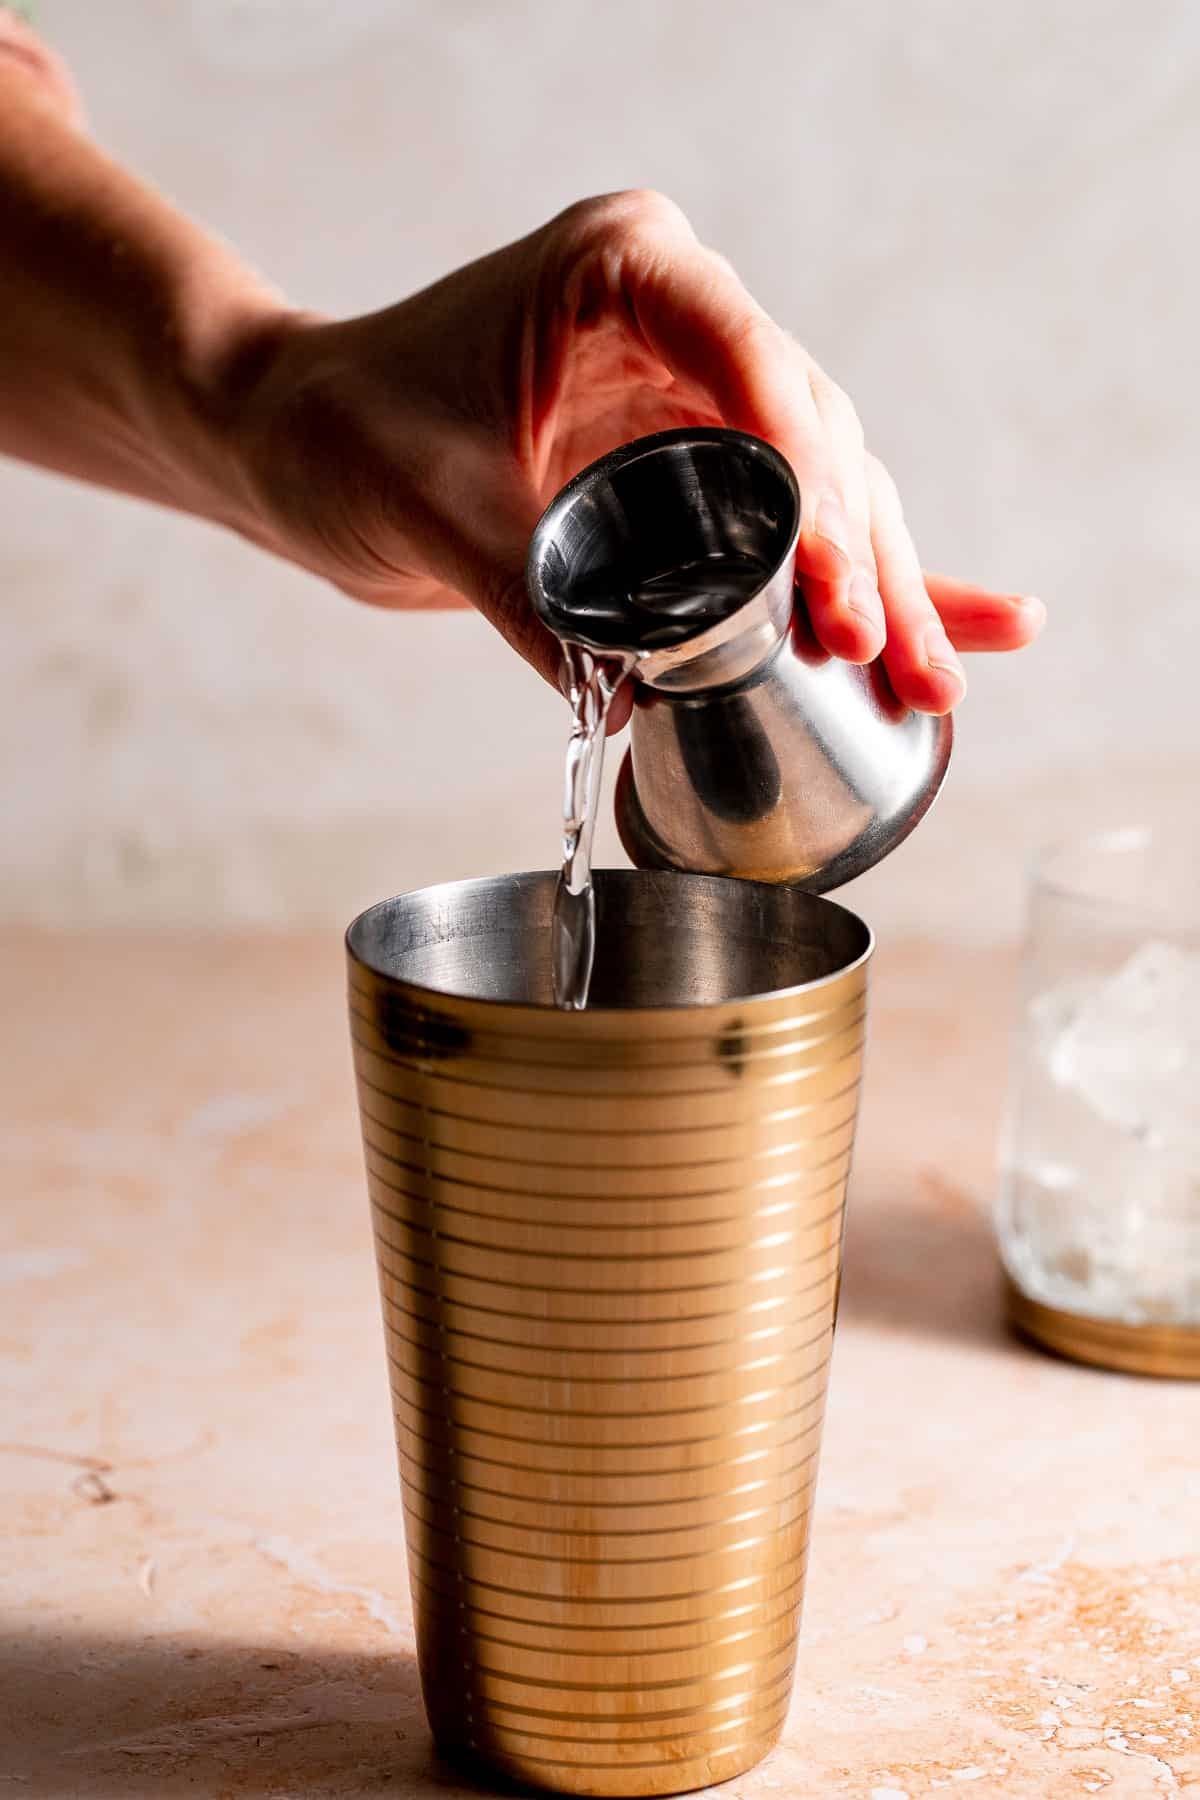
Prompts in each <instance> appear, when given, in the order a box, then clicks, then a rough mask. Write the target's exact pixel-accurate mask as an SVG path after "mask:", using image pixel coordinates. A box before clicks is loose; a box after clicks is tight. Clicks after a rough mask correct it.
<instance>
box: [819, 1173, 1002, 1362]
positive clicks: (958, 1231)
mask: <svg viewBox="0 0 1200 1800" xmlns="http://www.w3.org/2000/svg"><path fill="white" fill-rule="evenodd" d="M839 1319H840V1321H844V1322H845V1323H850V1322H851V1321H853V1322H855V1323H861V1324H864V1325H881V1326H884V1327H886V1328H889V1329H892V1330H895V1331H898V1332H905V1333H909V1334H913V1335H916V1336H929V1335H932V1336H937V1337H946V1338H953V1339H955V1340H957V1341H958V1342H960V1343H963V1344H974V1345H978V1346H981V1347H982V1346H986V1347H988V1348H990V1349H992V1350H993V1351H994V1350H1001V1351H1002V1350H1004V1349H1006V1348H1007V1349H1009V1350H1011V1352H1012V1354H1013V1355H1014V1356H1021V1355H1027V1354H1028V1352H1027V1351H1024V1350H1022V1349H1021V1347H1020V1345H1019V1344H1018V1343H1017V1340H1016V1339H1015V1338H1014V1337H1013V1336H1012V1335H1011V1334H1010V1332H1009V1329H1008V1325H1007V1322H1006V1319H1005V1316H1004V1306H1003V1299H1002V1293H1001V1284H1000V1264H999V1258H998V1253H997V1249H996V1240H995V1236H994V1234H993V1232H992V1228H991V1224H990V1221H989V1220H988V1218H987V1217H986V1215H985V1213H984V1211H983V1209H982V1207H981V1206H980V1204H979V1203H978V1201H977V1200H976V1198H975V1197H974V1196H973V1195H972V1194H971V1193H970V1192H968V1191H967V1190H966V1189H963V1188H958V1187H956V1186H954V1185H953V1184H952V1183H950V1182H948V1181H946V1180H944V1179H943V1178H942V1177H941V1176H940V1175H938V1174H936V1173H935V1172H934V1171H933V1170H923V1171H921V1172H919V1173H918V1174H917V1175H916V1176H915V1178H909V1179H908V1180H906V1181H905V1182H903V1183H901V1184H898V1185H897V1186H896V1187H895V1188H892V1187H890V1186H889V1187H886V1188H885V1187H884V1186H883V1185H882V1184H881V1183H879V1182H878V1181H877V1180H876V1181H873V1180H872V1179H871V1178H870V1177H868V1178H867V1179H866V1180H865V1181H864V1182H863V1183H861V1184H860V1183H856V1182H855V1180H854V1178H853V1177H851V1182H850V1197H849V1201H848V1205H847V1211H846V1245H845V1258H844V1265H843V1285H842V1298H841V1307H840V1314H839Z"/></svg>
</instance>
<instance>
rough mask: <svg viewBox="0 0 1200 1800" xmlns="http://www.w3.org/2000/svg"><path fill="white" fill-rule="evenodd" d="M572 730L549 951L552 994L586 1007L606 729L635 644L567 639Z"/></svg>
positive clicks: (565, 651) (593, 944) (561, 1002)
mask: <svg viewBox="0 0 1200 1800" xmlns="http://www.w3.org/2000/svg"><path fill="white" fill-rule="evenodd" d="M563 658H564V662H565V664H566V670H567V678H568V680H567V699H568V701H569V703H570V707H571V735H570V738H569V739H568V741H567V760H566V768H565V771H564V779H563V835H562V873H561V874H560V875H559V878H558V887H557V889H556V890H555V895H554V924H553V927H552V940H551V954H552V957H553V962H554V1000H555V1004H556V1005H558V1006H563V1007H567V1008H569V1009H570V1010H571V1011H573V1012H581V1011H582V1010H583V1008H584V1007H585V1006H586V1005H587V997H588V988H589V986H590V985H591V979H592V963H593V961H594V960H595V955H596V895H595V891H594V889H593V887H592V840H593V838H594V837H595V835H596V812H597V808H598V806H599V802H600V778H601V776H602V774H603V772H604V735H605V725H606V722H607V719H608V709H609V707H610V706H611V705H612V701H613V695H614V694H615V693H616V692H617V689H618V688H619V687H620V686H621V684H622V682H623V681H625V680H626V678H627V677H628V675H629V672H630V670H631V669H632V668H633V665H634V663H635V662H636V661H637V652H636V651H633V650H626V651H622V652H614V653H613V654H611V655H604V656H598V655H597V654H596V653H595V652H594V651H592V650H588V649H586V648H585V646H584V645H583V644H564V645H563Z"/></svg>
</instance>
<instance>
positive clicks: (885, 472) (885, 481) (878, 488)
mask: <svg viewBox="0 0 1200 1800" xmlns="http://www.w3.org/2000/svg"><path fill="white" fill-rule="evenodd" d="M866 462H867V479H868V481H869V482H870V487H871V493H872V494H873V495H874V496H875V498H876V499H877V500H880V501H883V502H884V503H885V504H887V505H889V506H890V507H891V508H892V509H893V511H894V512H895V513H896V515H897V517H903V513H904V508H903V506H902V504H901V501H900V490H899V488H898V487H897V486H896V483H895V481H894V480H893V479H892V474H891V471H890V469H888V467H887V465H886V464H885V463H881V462H880V460H879V458H878V457H877V456H873V455H872V454H871V452H870V451H868V452H867V458H866Z"/></svg>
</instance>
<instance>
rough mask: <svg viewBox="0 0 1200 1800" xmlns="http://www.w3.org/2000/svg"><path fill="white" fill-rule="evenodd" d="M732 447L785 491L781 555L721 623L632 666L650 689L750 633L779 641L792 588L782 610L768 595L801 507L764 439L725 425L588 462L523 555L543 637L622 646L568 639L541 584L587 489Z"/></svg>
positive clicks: (658, 435)
mask: <svg viewBox="0 0 1200 1800" xmlns="http://www.w3.org/2000/svg"><path fill="white" fill-rule="evenodd" d="M722 445H724V446H726V447H733V446H737V447H738V448H740V449H742V450H743V451H747V452H749V454H750V455H751V456H753V457H755V458H756V459H757V460H758V461H759V462H761V463H762V464H763V465H764V467H765V468H767V469H768V470H769V471H770V472H771V474H772V475H773V476H774V477H775V478H776V480H778V481H779V482H780V483H781V484H782V486H783V488H784V489H785V490H786V492H787V494H788V497H789V499H790V502H791V516H790V518H789V520H788V522H787V525H788V529H787V537H786V541H784V540H783V539H781V541H780V549H779V553H778V555H777V557H776V559H775V563H774V565H773V567H772V568H771V569H770V570H768V571H767V572H766V573H765V574H764V576H763V581H762V585H761V587H760V588H759V589H758V591H757V593H754V594H752V595H750V596H748V598H747V599H746V600H745V601H743V603H742V604H741V605H740V606H739V607H737V608H736V609H735V610H734V611H733V612H731V613H730V614H729V615H728V616H727V617H726V618H723V619H719V620H718V621H717V622H716V623H715V624H713V625H710V626H708V627H707V629H703V628H702V629H700V630H698V631H696V632H694V633H693V634H692V635H691V636H690V637H683V638H681V639H680V640H679V642H678V643H674V644H670V645H667V646H663V647H660V648H657V649H651V650H642V651H641V652H640V654H639V656H638V660H637V664H636V667H637V671H638V674H639V676H640V677H641V678H642V679H643V680H648V681H650V682H651V683H653V682H654V681H655V680H657V679H658V677H659V676H660V675H662V674H664V673H670V672H671V671H672V670H674V669H676V668H678V667H679V666H680V665H681V664H684V663H691V662H693V661H695V660H696V659H697V658H699V657H701V656H703V655H705V653H706V652H708V651H710V650H719V649H722V648H723V647H724V646H725V645H726V644H728V643H730V642H731V641H733V640H734V639H736V638H740V637H742V636H743V635H744V634H745V633H746V632H747V631H752V630H754V628H755V627H756V626H766V627H770V629H771V630H772V631H773V633H774V636H775V637H781V636H782V635H783V633H784V631H786V629H787V622H788V617H789V616H790V613H791V605H790V601H791V595H792V586H793V584H789V586H788V591H787V601H788V604H787V605H786V606H785V607H783V608H782V609H781V608H780V606H779V603H778V597H777V596H773V595H772V593H771V589H772V588H773V586H774V584H775V579H776V577H777V575H778V573H779V570H780V569H782V568H784V567H785V566H787V565H788V564H791V563H794V561H795V556H796V546H797V544H798V543H799V541H800V523H801V516H802V512H803V507H804V499H803V495H802V494H801V491H800V483H799V482H798V480H797V479H796V472H795V470H794V469H793V468H792V465H791V463H790V462H789V461H788V460H787V457H786V456H784V455H783V453H782V451H780V450H777V449H776V448H775V445H774V444H771V443H769V442H768V441H767V439H766V438H761V437H757V436H755V434H754V433H753V432H750V431H737V430H735V429H734V428H733V427H732V426H729V425H679V426H675V427H673V428H672V429H671V430H670V431H655V432H651V433H649V434H648V435H647V436H646V437H639V438H632V439H630V441H629V442H628V443H624V444H617V445H616V446H615V447H614V448H613V449H612V450H608V451H606V452H605V454H604V455H603V456H599V457H597V458H596V460H595V461H594V462H590V463H588V464H587V465H586V466H585V467H584V468H582V469H580V470H579V472H578V473H577V474H575V475H573V476H572V477H571V479H570V480H569V481H568V482H567V483H566V484H565V486H563V487H561V488H560V489H559V491H558V492H557V494H555V496H554V498H553V499H552V500H551V501H550V504H549V505H548V506H547V507H546V510H545V511H544V512H543V514H542V516H541V518H540V519H539V520H538V522H537V524H536V525H535V526H534V528H533V535H532V537H531V538H530V540H529V553H528V556H527V558H526V563H525V585H526V587H527V589H528V592H529V598H530V601H531V602H532V605H533V610H534V612H535V613H536V614H537V616H538V618H539V619H540V620H541V622H542V624H543V625H545V627H546V628H547V630H548V631H551V632H553V633H554V635H555V637H557V638H558V639H559V640H560V641H566V640H567V639H568V638H569V639H570V641H571V642H574V643H577V644H582V645H583V646H584V648H585V649H588V650H593V651H597V652H599V653H600V654H604V653H606V652H607V653H609V654H614V653H615V651H616V650H618V649H619V648H620V646H614V645H613V644H611V643H602V642H600V641H599V640H598V639H594V638H590V637H589V636H588V635H587V633H586V632H583V631H571V632H570V633H568V632H566V631H565V630H564V628H563V613H564V611H565V609H564V608H563V607H562V606H561V605H560V604H559V603H558V602H556V601H555V600H554V599H553V598H552V596H551V595H550V594H549V593H548V592H547V590H546V586H545V582H544V580H543V570H544V568H545V564H546V554H547V550H548V548H549V546H550V545H551V544H553V543H555V542H556V541H557V538H558V535H559V531H560V528H561V526H562V522H563V520H564V519H565V518H566V517H567V516H568V515H569V514H570V513H571V511H572V510H573V509H574V507H575V506H576V505H577V504H578V502H579V501H580V500H581V499H582V498H583V497H584V496H585V495H586V494H588V493H589V492H590V491H591V490H592V489H593V488H596V487H598V486H600V485H601V484H602V483H603V482H606V481H609V480H611V478H612V477H613V476H614V475H615V474H617V473H618V472H619V471H623V470H626V469H630V468H632V467H633V466H634V465H635V464H636V463H639V462H645V461H648V460H649V459H650V458H651V457H654V456H658V455H659V454H661V452H662V451H664V450H674V449H681V448H687V447H689V446H695V447H697V448H699V447H704V446H717V447H720V446H722Z"/></svg>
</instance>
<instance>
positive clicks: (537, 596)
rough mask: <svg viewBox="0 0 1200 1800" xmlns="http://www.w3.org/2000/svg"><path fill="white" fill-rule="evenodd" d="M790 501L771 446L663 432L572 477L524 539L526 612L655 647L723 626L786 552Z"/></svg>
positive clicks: (609, 639) (574, 634) (789, 480)
mask: <svg viewBox="0 0 1200 1800" xmlns="http://www.w3.org/2000/svg"><path fill="white" fill-rule="evenodd" d="M799 504H800V503H799V494H798V491H797V489H796V486H795V481H794V479H793V477H792V475H791V471H790V470H789V469H788V467H787V465H786V463H784V462H783V460H782V458H780V457H779V456H778V454H777V453H776V452H775V451H773V450H772V449H771V448H770V446H769V445H767V444H765V443H762V442H761V441H760V440H759V439H757V438H752V437H748V436H746V435H745V434H743V433H740V432H731V431H725V430H721V429H718V428H715V427H714V428H712V429H709V430H701V429H697V430H690V431H677V432H662V433H659V434H658V435H657V436H655V437H650V438H643V439H639V440H637V441H636V442H635V443H633V444H627V445H625V446H623V447H622V448H621V449H619V450H615V451H613V452H612V454H611V455H609V456H607V457H604V458H602V459H601V460H600V461H599V462H598V463H594V464H592V465H591V466H590V467H589V468H587V469H585V470H583V471H582V473H581V474H579V475H577V476H576V478H575V480H574V481H573V482H571V483H570V484H569V485H568V487H566V488H565V489H564V490H563V492H562V493H561V494H560V495H559V496H558V497H557V499H556V500H555V501H554V502H553V503H552V505H551V506H550V507H549V508H548V510H547V512H546V513H545V515H544V516H543V518H542V520H541V521H540V523H539V525H538V527H537V530H536V531H535V533H534V537H533V543H532V545H531V548H530V557H529V583H530V590H531V593H532V596H533V601H534V605H535V607H536V608H537V611H538V613H539V614H540V616H541V618H542V619H543V620H544V621H545V623H546V624H547V625H548V626H549V627H550V629H551V630H552V631H554V632H555V633H556V634H557V635H558V636H559V637H566V638H575V639H577V640H579V641H581V642H584V643H587V644H591V645H593V646H595V647H597V648H612V649H617V648H623V649H643V650H652V649H664V648H668V647H670V646H671V645H674V644H679V643H684V642H686V641H687V640H688V639H689V638H691V637H694V636H696V635H698V634H699V633H700V632H701V631H704V630H707V629H709V628H710V627H711V626H712V625H714V624H716V623H717V622H719V621H720V620H721V619H723V618H727V617H729V616H730V615H731V614H732V613H734V612H736V611H737V610H738V608H739V607H740V606H742V605H744V604H745V602H746V601H747V600H748V599H750V598H751V597H752V596H753V594H755V593H756V592H757V591H758V589H759V588H761V587H762V585H763V583H764V582H765V581H766V580H767V579H768V577H769V576H770V575H771V573H772V571H773V570H774V569H775V568H776V567H777V566H778V565H779V563H780V561H781V559H782V558H783V557H784V555H785V554H786V552H787V548H788V545H789V543H790V542H791V540H792V538H793V536H794V533H795V530H796V525H797V518H798V514H799Z"/></svg>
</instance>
